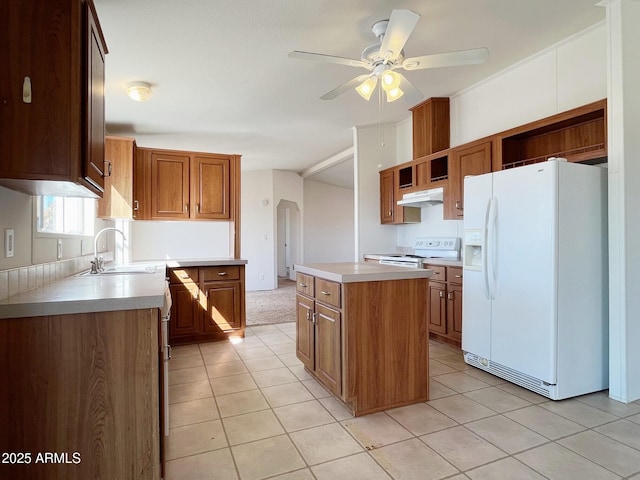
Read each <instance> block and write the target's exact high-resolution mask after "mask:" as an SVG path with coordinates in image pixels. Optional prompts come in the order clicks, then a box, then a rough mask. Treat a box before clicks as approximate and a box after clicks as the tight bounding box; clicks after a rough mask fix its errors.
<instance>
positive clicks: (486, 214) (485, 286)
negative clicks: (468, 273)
mask: <svg viewBox="0 0 640 480" xmlns="http://www.w3.org/2000/svg"><path fill="white" fill-rule="evenodd" d="M491 200H492V199H491V198H490V199H489V200H488V201H487V206H486V208H485V211H484V228H483V229H482V259H481V262H482V287H483V290H484V296H485V298H486V299H487V300H491V292H489V272H488V269H489V265H488V264H487V247H488V243H487V242H488V240H489V239H488V231H487V227H488V226H489V213H490V212H491Z"/></svg>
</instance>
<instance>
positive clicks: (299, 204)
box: [273, 170, 305, 285]
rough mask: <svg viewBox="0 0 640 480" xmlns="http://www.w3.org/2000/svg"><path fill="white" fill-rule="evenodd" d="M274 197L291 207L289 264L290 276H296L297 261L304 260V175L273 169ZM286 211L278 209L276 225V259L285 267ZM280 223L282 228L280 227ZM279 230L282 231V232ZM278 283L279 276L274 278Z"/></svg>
mask: <svg viewBox="0 0 640 480" xmlns="http://www.w3.org/2000/svg"><path fill="white" fill-rule="evenodd" d="M273 197H274V198H275V202H274V204H275V205H276V207H277V206H279V205H286V206H287V207H288V208H289V212H290V214H291V218H290V220H291V238H290V245H289V249H290V252H291V258H290V263H291V265H289V267H290V269H289V278H292V279H294V278H295V271H294V269H293V268H292V267H293V265H295V264H296V263H303V262H304V248H303V244H304V235H303V230H304V218H305V215H304V181H303V179H302V177H301V176H300V175H299V174H297V173H295V172H290V171H286V170H273ZM284 212H285V209H284V208H281V209H279V210H277V211H276V222H277V225H274V227H275V229H274V231H275V232H276V234H275V235H276V238H275V245H276V252H275V254H276V259H278V258H279V259H281V264H282V265H283V268H284V258H285V255H284V250H285V239H284V222H285V219H284ZM278 225H280V226H282V228H278ZM278 232H281V233H280V234H279V233H278ZM274 281H276V285H277V278H275V279H274Z"/></svg>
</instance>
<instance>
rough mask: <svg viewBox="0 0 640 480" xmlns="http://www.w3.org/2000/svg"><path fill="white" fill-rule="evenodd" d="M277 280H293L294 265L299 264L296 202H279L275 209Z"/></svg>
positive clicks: (298, 215)
mask: <svg viewBox="0 0 640 480" xmlns="http://www.w3.org/2000/svg"><path fill="white" fill-rule="evenodd" d="M276 216H277V229H276V232H277V233H276V235H277V237H276V245H277V250H278V251H277V262H278V265H277V268H276V271H277V272H278V278H287V279H290V280H295V275H296V273H295V271H294V269H293V266H294V264H296V263H300V261H301V258H300V250H301V249H300V208H299V207H298V204H297V203H296V202H292V201H290V200H280V202H279V203H278V209H277V215H276Z"/></svg>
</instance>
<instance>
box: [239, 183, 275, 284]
mask: <svg viewBox="0 0 640 480" xmlns="http://www.w3.org/2000/svg"><path fill="white" fill-rule="evenodd" d="M241 184H242V185H241V187H242V188H241V191H242V198H241V209H242V214H241V225H240V240H241V242H240V254H241V255H240V256H241V257H242V258H244V259H246V260H247V261H248V263H247V266H246V270H245V280H246V289H247V290H273V289H274V288H276V286H277V283H276V271H275V256H274V255H275V235H274V231H275V230H274V225H275V216H276V215H275V206H277V203H276V202H275V201H274V194H273V172H272V170H252V171H246V172H242V174H241ZM265 203H266V205H265Z"/></svg>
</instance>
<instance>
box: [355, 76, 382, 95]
mask: <svg viewBox="0 0 640 480" xmlns="http://www.w3.org/2000/svg"><path fill="white" fill-rule="evenodd" d="M377 83H378V79H377V78H376V77H369V78H367V79H366V80H365V81H364V82H362V83H361V84H360V85H358V86H357V87H356V92H358V94H359V95H360V96H361V97H362V98H364V99H365V100H367V101H368V100H369V99H370V98H371V94H372V93H373V91H374V90H375V89H376V85H377Z"/></svg>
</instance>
